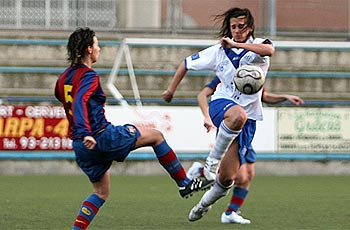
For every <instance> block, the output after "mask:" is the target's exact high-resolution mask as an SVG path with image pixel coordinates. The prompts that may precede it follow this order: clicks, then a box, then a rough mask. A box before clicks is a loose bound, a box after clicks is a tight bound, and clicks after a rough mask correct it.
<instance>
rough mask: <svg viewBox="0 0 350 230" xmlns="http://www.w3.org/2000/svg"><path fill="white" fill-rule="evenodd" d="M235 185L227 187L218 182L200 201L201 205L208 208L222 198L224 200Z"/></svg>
mask: <svg viewBox="0 0 350 230" xmlns="http://www.w3.org/2000/svg"><path fill="white" fill-rule="evenodd" d="M233 184H234V183H232V184H231V185H230V186H228V187H225V186H223V185H222V184H221V183H220V182H219V181H218V180H216V182H215V184H214V185H213V187H211V189H210V190H209V191H207V192H206V193H205V194H204V195H203V197H202V199H201V201H200V203H201V205H202V206H204V207H208V206H210V205H213V204H214V203H215V202H216V201H218V200H219V199H220V198H222V197H224V196H226V195H227V194H228V192H229V190H230V189H231V188H232V186H233Z"/></svg>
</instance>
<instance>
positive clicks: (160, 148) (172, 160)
mask: <svg viewBox="0 0 350 230" xmlns="http://www.w3.org/2000/svg"><path fill="white" fill-rule="evenodd" d="M153 149H154V152H155V154H156V156H157V158H158V161H159V163H160V164H161V165H162V166H163V168H164V169H165V170H166V171H167V172H168V173H169V175H170V176H171V177H172V178H173V179H174V180H175V182H176V184H177V185H178V186H179V187H183V186H186V185H187V184H188V183H189V182H190V181H191V180H190V179H189V178H188V177H187V176H186V171H185V169H184V167H183V166H182V164H181V162H180V161H179V159H178V158H177V156H176V154H175V153H174V151H173V150H172V149H171V148H170V146H169V145H168V143H167V142H166V141H165V140H164V141H163V142H162V143H161V144H159V145H157V146H155V147H154V148H153Z"/></svg>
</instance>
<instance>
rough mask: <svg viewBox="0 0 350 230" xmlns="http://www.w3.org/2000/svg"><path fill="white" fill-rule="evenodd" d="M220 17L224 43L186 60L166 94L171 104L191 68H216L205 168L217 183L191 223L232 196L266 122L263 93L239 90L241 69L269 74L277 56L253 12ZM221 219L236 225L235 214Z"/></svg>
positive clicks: (196, 208) (230, 12)
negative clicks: (258, 32) (260, 34)
mask: <svg viewBox="0 0 350 230" xmlns="http://www.w3.org/2000/svg"><path fill="white" fill-rule="evenodd" d="M216 19H222V26H221V30H220V32H219V37H220V38H221V39H220V43H219V44H216V45H213V46H210V47H208V48H206V49H204V50H202V51H200V52H198V53H196V54H193V55H191V56H189V57H187V58H185V60H184V61H183V62H181V63H180V65H179V67H178V69H177V71H176V73H175V75H174V77H173V79H172V81H171V83H170V85H169V86H168V88H167V90H165V91H164V92H163V95H162V96H163V99H164V100H165V101H167V102H170V101H171V100H172V98H173V94H174V93H175V90H176V88H177V86H178V85H179V83H180V82H181V80H182V79H183V78H184V76H185V75H186V73H187V71H188V70H213V71H214V72H215V74H216V76H218V78H219V79H220V81H221V83H220V84H219V85H218V86H217V89H216V91H215V93H214V95H213V96H212V98H211V99H212V100H211V101H210V104H209V114H210V117H211V120H212V122H213V123H214V125H215V126H216V127H217V128H218V133H217V137H216V140H215V143H214V146H213V148H212V149H211V150H210V153H209V156H208V157H207V159H206V163H205V167H204V175H205V177H206V178H211V179H215V180H216V182H215V184H214V186H213V187H212V188H211V189H210V190H209V191H207V192H206V193H205V194H204V195H203V197H202V199H201V200H200V201H199V202H198V203H197V204H196V205H195V206H194V207H193V208H192V210H191V211H190V213H189V217H188V218H189V220H190V221H196V220H199V219H201V218H202V217H203V216H204V215H205V214H206V213H207V212H208V211H209V210H210V209H211V207H212V205H213V204H214V203H215V202H216V201H217V200H219V199H220V198H222V197H224V196H226V195H227V194H228V192H229V190H230V189H231V188H232V186H233V185H234V180H235V178H236V177H237V175H238V171H239V168H240V166H241V165H243V164H244V163H245V158H244V154H245V153H246V151H244V150H245V149H246V148H247V147H248V146H250V145H251V142H252V140H253V137H254V133H255V129H256V120H262V119H263V114H262V103H261V95H262V90H260V91H259V92H258V93H256V94H253V95H246V94H242V93H241V92H239V91H238V90H237V89H236V87H235V84H234V82H233V76H234V75H235V72H236V70H237V68H238V67H239V66H241V65H247V64H254V65H258V66H259V67H261V68H262V70H263V71H264V73H265V74H266V73H267V71H268V68H269V65H270V56H272V55H273V54H274V52H275V48H274V45H273V43H272V41H271V40H269V39H263V38H255V37H254V18H253V16H252V14H251V12H250V10H249V9H241V8H230V9H229V10H227V11H226V12H224V13H223V14H221V15H218V16H217V17H216ZM238 136H240V138H237V137H238ZM226 150H227V151H226ZM219 166H220V173H219V174H218V175H217V172H218V169H219ZM223 215H225V216H223V218H225V219H227V222H233V219H235V222H237V221H236V219H237V214H236V213H234V212H231V213H223ZM239 223H241V224H249V223H250V221H249V220H246V219H244V218H243V217H241V216H239Z"/></svg>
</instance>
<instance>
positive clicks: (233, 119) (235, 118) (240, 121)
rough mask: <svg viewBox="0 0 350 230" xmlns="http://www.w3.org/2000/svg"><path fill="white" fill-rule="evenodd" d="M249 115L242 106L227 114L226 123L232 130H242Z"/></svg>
mask: <svg viewBox="0 0 350 230" xmlns="http://www.w3.org/2000/svg"><path fill="white" fill-rule="evenodd" d="M247 119H248V116H247V114H246V112H245V111H244V110H243V109H242V108H240V107H239V108H237V109H236V110H235V111H234V112H232V113H228V114H227V116H225V124H226V126H227V127H228V128H230V129H232V130H241V129H242V128H243V126H244V124H245V123H246V121H247Z"/></svg>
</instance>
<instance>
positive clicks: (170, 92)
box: [162, 61, 187, 102]
mask: <svg viewBox="0 0 350 230" xmlns="http://www.w3.org/2000/svg"><path fill="white" fill-rule="evenodd" d="M186 73H187V69H186V68H185V64H184V62H183V61H182V62H181V63H180V65H179V67H178V68H177V70H176V72H175V74H174V76H173V79H172V80H171V82H170V85H169V87H168V89H167V90H165V91H164V92H163V94H162V97H163V99H164V101H166V102H171V100H172V99H173V96H174V93H175V91H176V88H177V86H178V85H179V84H180V82H181V80H182V79H183V78H184V77H185V75H186Z"/></svg>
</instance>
